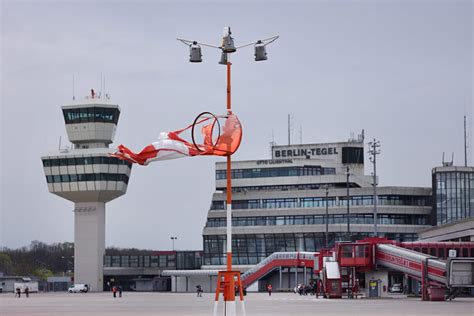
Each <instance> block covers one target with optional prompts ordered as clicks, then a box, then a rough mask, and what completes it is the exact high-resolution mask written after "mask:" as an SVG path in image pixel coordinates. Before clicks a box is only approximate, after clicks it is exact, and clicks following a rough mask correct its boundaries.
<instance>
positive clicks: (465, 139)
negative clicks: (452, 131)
mask: <svg viewBox="0 0 474 316" xmlns="http://www.w3.org/2000/svg"><path fill="white" fill-rule="evenodd" d="M466 128H467V127H466V115H465V114H464V167H467V132H466Z"/></svg>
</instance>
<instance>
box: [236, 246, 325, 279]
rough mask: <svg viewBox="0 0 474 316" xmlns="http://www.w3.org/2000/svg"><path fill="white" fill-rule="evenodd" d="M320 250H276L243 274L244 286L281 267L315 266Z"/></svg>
mask: <svg viewBox="0 0 474 316" xmlns="http://www.w3.org/2000/svg"><path fill="white" fill-rule="evenodd" d="M318 254H319V253H318V252H275V253H273V254H271V255H270V256H268V257H267V258H265V259H264V260H262V261H261V262H260V263H258V264H257V265H256V266H255V267H253V268H252V269H250V270H248V271H246V272H245V273H244V274H242V276H241V279H242V286H244V287H248V286H250V285H252V284H253V283H254V282H255V281H258V280H259V279H261V278H263V277H265V276H266V275H268V274H269V273H271V272H272V271H274V270H275V269H277V268H279V267H307V268H314V266H315V264H314V263H315V260H317V256H318Z"/></svg>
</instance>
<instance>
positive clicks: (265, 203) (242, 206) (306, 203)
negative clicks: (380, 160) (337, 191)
mask: <svg viewBox="0 0 474 316" xmlns="http://www.w3.org/2000/svg"><path fill="white" fill-rule="evenodd" d="M430 201H431V197H430V196H412V195H381V196H378V197H377V203H378V205H391V206H429V205H430ZM327 203H328V206H347V199H346V197H339V198H337V199H336V198H335V197H329V198H328V200H327ZM225 204H226V203H225V201H212V204H211V210H225V208H226V207H225ZM349 205H351V206H357V205H360V206H362V205H373V196H371V195H364V196H351V197H350V199H349ZM314 207H326V199H325V198H322V197H304V198H281V199H252V200H234V201H232V209H236V210H247V209H275V208H314Z"/></svg>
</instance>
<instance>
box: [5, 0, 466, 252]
mask: <svg viewBox="0 0 474 316" xmlns="http://www.w3.org/2000/svg"><path fill="white" fill-rule="evenodd" d="M227 25H230V26H231V27H232V31H233V36H234V38H235V42H236V44H237V45H238V44H243V43H246V42H249V41H252V40H254V39H258V38H263V37H268V36H271V35H274V34H279V35H281V38H280V39H279V40H278V41H277V42H275V43H274V44H272V45H271V46H269V47H268V54H269V59H268V61H267V62H259V63H255V62H254V61H253V51H252V49H251V48H249V49H242V50H241V51H239V52H238V53H237V54H236V55H233V75H232V76H233V77H232V79H233V81H232V84H233V108H234V111H235V113H236V114H237V115H238V116H239V118H240V120H241V121H242V124H243V126H244V138H243V143H242V146H241V147H240V149H239V151H238V152H237V153H236V154H235V155H234V159H263V158H269V156H270V149H269V142H270V141H271V140H272V136H271V135H272V131H273V133H274V137H275V141H276V142H277V143H278V144H286V143H287V115H288V113H291V114H292V116H293V126H294V128H293V134H292V138H293V140H294V141H295V142H297V143H299V140H300V135H299V130H300V126H301V127H302V130H303V142H304V143H318V142H334V141H345V140H347V139H348V138H349V136H350V134H351V133H360V131H361V130H362V129H365V132H366V140H367V141H368V140H370V139H372V138H373V137H376V138H377V139H379V140H380V142H381V145H382V147H381V150H382V154H381V155H380V156H379V157H378V173H379V174H380V185H397V186H431V169H432V168H433V167H435V166H438V165H440V164H441V158H442V153H443V152H446V153H447V155H448V156H449V157H450V155H451V152H454V153H455V157H454V160H455V163H456V164H463V163H464V159H463V116H464V114H465V113H467V114H468V115H469V116H470V117H469V119H470V121H469V122H470V123H469V144H470V147H471V153H470V161H469V164H470V165H472V161H473V156H474V150H473V148H474V147H473V142H472V139H473V134H472V130H473V127H472V123H471V122H472V113H473V46H472V45H473V4H472V1H467V0H466V1H456V0H446V1H319V2H318V1H312V2H296V1H248V2H243V1H240V2H239V3H236V2H228V1H225V2H224V1H212V2H211V1H160V2H156V1H155V2H151V1H149V2H145V1H142V2H139V1H129V2H112V1H103V2H99V1H75V2H73V1H63V2H59V1H56V2H45V1H35V2H34V3H33V2H23V1H22V2H20V1H2V5H1V26H2V30H1V35H2V55H1V56H2V57H1V75H2V79H1V89H2V91H1V144H0V145H1V147H0V148H1V158H0V159H1V161H0V166H1V175H0V176H1V197H0V198H1V209H0V215H1V216H0V246H7V247H13V248H15V247H20V246H24V245H28V244H29V243H30V241H31V240H41V241H44V242H48V243H52V242H62V241H73V229H74V225H73V212H72V209H73V204H72V203H71V202H69V201H67V200H64V199H61V198H59V197H57V196H55V195H53V194H50V193H48V189H47V185H46V179H45V176H44V173H43V168H42V164H41V159H40V157H41V156H42V155H45V154H46V153H48V152H49V151H52V150H55V149H57V148H58V141H59V137H60V136H61V137H62V140H63V145H66V144H67V136H66V132H65V127H64V120H63V117H62V113H61V109H60V106H61V105H64V104H66V103H68V102H70V100H71V97H72V76H73V75H74V76H75V94H76V97H82V96H85V95H86V94H88V91H89V90H90V89H91V88H95V89H96V90H99V89H100V76H101V73H102V74H104V75H105V77H106V89H107V92H108V93H109V94H110V95H111V96H112V99H113V100H114V101H115V102H117V103H118V104H119V105H120V106H121V109H122V113H121V116H120V121H119V124H118V128H117V134H116V137H115V143H114V144H112V146H117V145H118V144H120V143H122V144H125V145H126V146H129V147H131V148H134V149H136V150H139V149H141V148H142V147H144V146H145V145H147V144H149V143H151V142H153V141H154V140H156V138H157V136H158V133H159V132H160V131H171V130H176V129H179V128H182V127H184V126H186V125H187V124H189V123H191V122H192V121H193V120H194V117H195V116H196V115H197V114H198V113H200V112H202V111H211V112H215V113H223V112H224V110H225V100H226V97H225V91H226V89H225V67H224V66H221V65H218V64H217V62H218V60H219V57H220V56H219V52H218V51H217V50H214V49H210V48H209V49H208V48H205V49H204V50H203V55H204V56H203V59H204V62H203V63H201V64H191V63H189V62H188V61H187V58H188V50H187V48H186V47H185V46H184V45H182V44H181V43H179V42H177V41H176V37H183V38H188V39H191V40H194V39H196V40H200V41H203V42H208V43H215V44H218V43H219V42H220V37H221V35H222V28H223V27H224V26H227ZM366 158H367V157H366ZM216 161H224V159H223V158H214V157H199V158H186V159H180V160H174V161H166V162H155V163H153V164H151V165H149V166H147V167H141V166H134V167H133V170H132V175H131V179H130V182H129V186H128V191H127V194H126V195H124V196H122V197H121V198H119V199H117V200H114V201H112V202H110V203H108V204H107V223H106V244H107V246H119V247H138V248H148V249H170V248H171V240H170V236H177V237H178V240H177V242H176V248H178V249H202V236H201V233H202V228H203V226H204V224H205V221H206V214H207V211H208V209H209V205H210V202H211V197H212V193H213V191H214V188H215V181H214V167H215V165H214V163H215V162H216ZM366 161H368V159H366ZM365 168H366V173H367V174H370V172H371V165H370V164H368V163H367V164H366V167H365Z"/></svg>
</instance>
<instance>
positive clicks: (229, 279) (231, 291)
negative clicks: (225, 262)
mask: <svg viewBox="0 0 474 316" xmlns="http://www.w3.org/2000/svg"><path fill="white" fill-rule="evenodd" d="M237 291H238V293H239V296H240V300H241V301H243V300H244V291H243V287H242V280H241V279H240V271H219V272H218V274H217V286H216V296H215V301H216V302H217V301H219V295H220V294H221V293H222V295H223V297H224V301H226V302H235V293H236V292H237Z"/></svg>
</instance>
